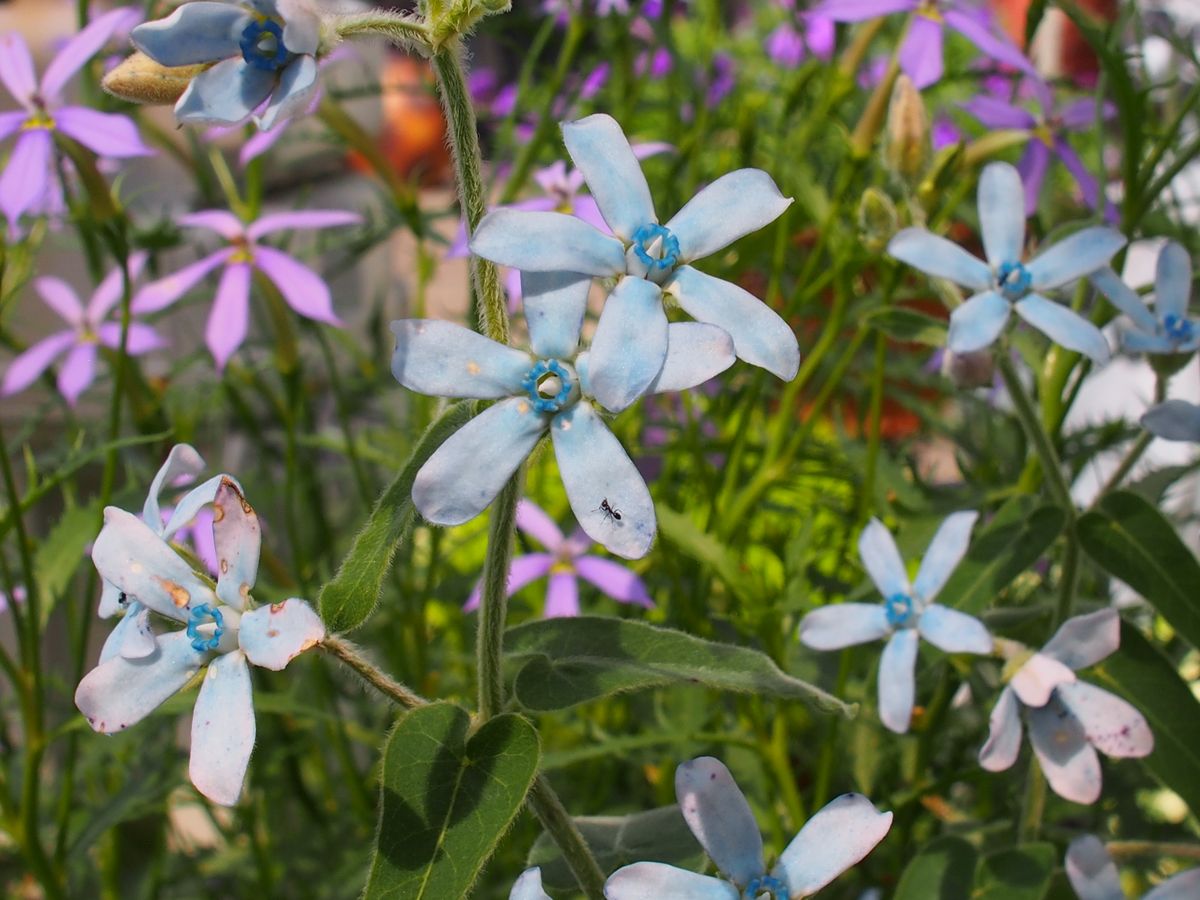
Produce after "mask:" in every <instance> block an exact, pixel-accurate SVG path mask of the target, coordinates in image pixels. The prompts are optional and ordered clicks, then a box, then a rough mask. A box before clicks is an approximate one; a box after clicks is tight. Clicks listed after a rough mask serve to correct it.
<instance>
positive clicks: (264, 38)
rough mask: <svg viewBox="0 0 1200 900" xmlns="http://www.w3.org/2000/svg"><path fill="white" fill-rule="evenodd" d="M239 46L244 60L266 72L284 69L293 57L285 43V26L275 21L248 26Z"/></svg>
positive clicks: (260, 21)
mask: <svg viewBox="0 0 1200 900" xmlns="http://www.w3.org/2000/svg"><path fill="white" fill-rule="evenodd" d="M238 46H240V47H241V48H242V59H244V60H246V62H248V63H249V64H250V65H252V66H254V68H256V69H262V70H263V71H264V72H275V71H278V70H279V69H282V68H283V67H284V66H286V65H287V64H288V60H290V59H291V57H292V53H291V51H290V50H288V48H287V45H285V44H284V43H283V26H282V25H280V24H279V23H278V22H276V21H275V20H273V19H258V20H255V21H253V22H251V23H250V24H249V25H247V26H246V27H245V29H243V31H242V38H241V40H240V41H239V42H238Z"/></svg>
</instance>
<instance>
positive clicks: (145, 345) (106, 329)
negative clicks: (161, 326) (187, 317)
mask: <svg viewBox="0 0 1200 900" xmlns="http://www.w3.org/2000/svg"><path fill="white" fill-rule="evenodd" d="M97 333H98V336H99V338H100V343H102V344H103V345H104V346H105V347H111V348H112V349H114V350H116V349H117V348H118V347H120V346H121V326H120V325H119V324H117V323H116V322H105V323H104V324H103V325H101V326H100V329H99V331H98V332H97ZM167 346H169V344H168V342H167V340H166V339H165V338H164V337H163V336H162V335H160V334H159V333H158V332H157V331H155V330H154V329H153V328H151V327H150V326H149V325H143V324H142V323H141V322H130V323H129V335H128V337H127V340H126V342H125V352H126V353H128V354H129V355H130V356H141V355H143V354H145V353H150V352H151V351H154V350H161V349H163V348H164V347H167Z"/></svg>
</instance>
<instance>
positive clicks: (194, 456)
mask: <svg viewBox="0 0 1200 900" xmlns="http://www.w3.org/2000/svg"><path fill="white" fill-rule="evenodd" d="M203 471H204V458H203V457H202V456H201V455H200V454H199V453H198V452H196V448H195V447H193V446H191V445H190V444H176V445H175V446H174V447H172V448H171V452H170V453H168V454H167V458H166V461H165V462H163V464H162V466H160V467H159V470H158V472H157V473H156V474H155V476H154V480H153V481H152V482H150V490H149V491H148V492H147V494H146V502H145V504H144V505H143V506H142V521H143V522H145V523H147V524H148V525H149V526H150V527H151V528H154V529H157V528H159V526H160V524H161V523H162V512H161V511H160V509H159V504H158V500H159V495H161V494H162V492H163V488H165V487H167V486H169V485H172V484H174V483H175V481H176V480H177V479H179V478H182V477H183V476H185V475H190V476H192V477H195V476H196V475H199V474H200V473H201V472H203ZM193 515H194V513H193Z"/></svg>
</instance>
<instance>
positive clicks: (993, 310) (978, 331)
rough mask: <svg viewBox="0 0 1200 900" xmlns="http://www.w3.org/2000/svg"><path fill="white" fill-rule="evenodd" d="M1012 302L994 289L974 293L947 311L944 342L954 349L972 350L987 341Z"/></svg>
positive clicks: (1003, 321) (1004, 320)
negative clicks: (948, 315)
mask: <svg viewBox="0 0 1200 900" xmlns="http://www.w3.org/2000/svg"><path fill="white" fill-rule="evenodd" d="M1010 312H1012V304H1010V303H1009V302H1008V301H1007V300H1005V299H1004V298H1003V297H1002V296H1000V295H999V294H998V293H996V292H995V291H984V292H983V293H982V294H976V295H975V296H974V297H972V298H971V299H970V300H968V301H967V302H966V303H964V304H963V305H962V306H959V307H957V308H955V310H954V311H953V312H952V313H950V334H949V336H948V337H947V339H946V346H947V347H949V348H950V349H951V350H952V351H954V352H955V353H973V352H974V351H976V350H982V349H983V348H984V347H986V346H988V345H989V344H991V343H992V342H993V341H994V340H996V338H997V337H999V336H1000V332H1001V331H1003V330H1004V326H1005V325H1006V324H1007V323H1008V315H1009V313H1010Z"/></svg>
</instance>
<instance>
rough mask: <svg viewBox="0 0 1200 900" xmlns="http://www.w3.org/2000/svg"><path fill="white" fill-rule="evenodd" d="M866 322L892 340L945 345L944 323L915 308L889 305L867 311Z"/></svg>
mask: <svg viewBox="0 0 1200 900" xmlns="http://www.w3.org/2000/svg"><path fill="white" fill-rule="evenodd" d="M865 319H866V324H868V325H870V326H872V327H873V328H876V329H878V330H879V331H882V332H883V333H884V334H885V335H887V336H888V337H890V338H891V339H892V340H894V341H902V342H904V343H906V344H924V345H925V346H927V347H945V346H946V332H947V326H946V323H945V322H943V321H942V320H941V319H935V318H934V317H933V316H927V315H925V313H923V312H917V311H916V310H915V309H906V308H905V307H903V306H889V307H884V308H880V309H875V310H872V311H871V312H869V313H867V315H866V317H865Z"/></svg>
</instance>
